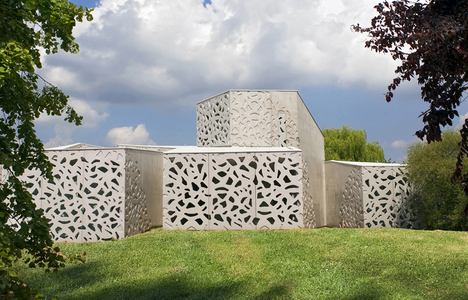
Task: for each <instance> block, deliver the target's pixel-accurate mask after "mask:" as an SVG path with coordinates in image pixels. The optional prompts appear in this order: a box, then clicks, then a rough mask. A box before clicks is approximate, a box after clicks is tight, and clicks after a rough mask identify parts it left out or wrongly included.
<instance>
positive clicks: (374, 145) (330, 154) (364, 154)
mask: <svg viewBox="0 0 468 300" xmlns="http://www.w3.org/2000/svg"><path fill="white" fill-rule="evenodd" d="M322 132H323V136H324V139H325V160H344V161H360V162H385V161H386V160H385V156H384V151H383V149H382V147H380V145H379V142H377V141H374V142H371V143H368V142H367V134H366V131H365V130H359V129H352V128H351V127H349V126H347V125H343V127H342V128H329V129H324V130H322Z"/></svg>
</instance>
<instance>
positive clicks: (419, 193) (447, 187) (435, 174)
mask: <svg viewBox="0 0 468 300" xmlns="http://www.w3.org/2000/svg"><path fill="white" fill-rule="evenodd" d="M459 141H460V135H459V134H458V133H457V132H456V131H455V130H447V131H444V132H443V133H442V141H441V142H432V143H430V144H427V143H423V142H417V143H414V144H412V145H410V146H409V147H408V149H407V150H406V153H407V159H408V163H407V171H408V179H409V182H410V184H411V185H412V187H413V191H412V193H411V196H410V199H409V200H410V204H411V206H412V208H413V210H414V212H415V213H416V216H417V217H418V220H419V222H420V226H421V227H422V228H423V229H443V230H467V229H468V217H467V216H465V213H464V210H465V207H466V205H467V203H468V197H467V196H466V195H465V193H464V192H463V188H462V186H461V185H460V184H459V183H452V182H451V180H450V179H451V177H452V174H453V172H454V171H455V163H456V156H457V153H458V150H459V149H458V142H459Z"/></svg>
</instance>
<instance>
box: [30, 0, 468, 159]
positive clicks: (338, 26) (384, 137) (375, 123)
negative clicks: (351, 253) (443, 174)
mask: <svg viewBox="0 0 468 300" xmlns="http://www.w3.org/2000/svg"><path fill="white" fill-rule="evenodd" d="M72 2H74V3H75V4H78V5H83V6H87V7H94V12H93V16H94V20H93V21H92V22H85V23H80V24H78V26H77V27H76V28H75V31H74V35H75V36H76V41H77V42H78V43H79V44H80V53H79V54H76V55H73V54H69V53H59V54H54V55H50V56H44V57H43V68H42V69H41V70H40V71H39V73H40V74H41V75H42V76H43V77H44V78H46V79H47V80H48V81H49V82H52V83H54V84H55V85H57V86H58V87H60V88H61V89H62V90H63V91H64V92H65V93H67V94H68V95H70V103H71V104H72V106H73V107H74V108H75V109H76V110H77V111H78V113H80V114H81V115H83V116H84V121H83V125H82V126H80V127H74V126H71V125H68V124H66V123H64V122H62V121H61V120H60V119H58V118H52V117H44V116H43V117H41V118H40V119H39V120H38V122H37V130H38V134H39V137H40V138H42V140H43V141H44V142H45V144H46V147H54V146H59V145H67V144H70V143H77V142H82V143H88V144H94V145H101V146H115V145H117V144H119V143H131V144H157V145H195V144H196V109H195V107H196V103H197V102H198V101H201V100H204V99H206V98H208V97H210V96H213V95H216V94H219V93H222V92H224V91H226V90H228V89H274V90H281V89H286V90H297V91H298V92H299V94H300V95H301V97H302V99H303V100H304V102H305V104H306V105H307V107H308V108H309V110H310V112H311V113H312V115H313V116H314V118H315V120H316V122H317V123H318V125H319V126H320V128H322V129H325V128H330V127H341V126H342V125H349V126H351V127H352V128H355V129H365V130H366V132H367V135H368V140H369V141H379V143H380V144H381V145H382V147H383V148H384V151H385V154H386V157H387V158H391V159H392V160H395V161H397V162H400V161H402V160H404V157H405V154H404V149H405V146H406V145H407V144H408V143H411V142H413V141H415V140H416V138H415V136H414V132H415V131H416V130H418V129H420V128H422V126H423V124H422V121H421V119H420V118H418V116H419V114H420V113H421V111H423V110H425V109H426V105H425V104H424V103H423V102H422V101H421V100H420V96H419V89H418V86H417V85H416V84H412V83H411V84H404V85H403V86H402V87H401V88H400V89H399V90H398V91H397V92H396V93H395V98H394V100H393V101H392V102H391V103H386V102H385V97H384V93H385V91H386V87H387V85H388V84H389V83H390V82H391V80H392V78H393V75H394V73H393V70H394V69H395V66H396V64H395V62H393V61H392V59H391V58H390V57H389V56H386V55H383V54H376V53H374V52H371V51H370V50H369V49H365V48H364V41H365V39H366V36H364V35H362V34H358V33H353V32H352V31H351V30H350V25H352V24H357V23H359V24H361V25H364V26H367V25H369V24H370V19H371V18H372V17H373V16H374V15H375V10H374V9H373V6H374V5H375V4H377V3H378V0H309V1H304V0H290V1H270V0H211V1H207V0H205V1H203V0H159V1H156V0H101V1H93V0H75V1H73V0H72ZM459 112H460V114H461V115H463V114H465V113H467V112H468V107H467V106H466V105H463V106H462V107H461V108H460V110H459ZM458 123H459V120H458V119H457V120H456V124H457V125H458Z"/></svg>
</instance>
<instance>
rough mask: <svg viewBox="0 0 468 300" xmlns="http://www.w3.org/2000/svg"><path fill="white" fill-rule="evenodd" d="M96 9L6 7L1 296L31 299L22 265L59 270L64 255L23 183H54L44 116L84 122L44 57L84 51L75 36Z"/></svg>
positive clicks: (0, 123) (1, 12)
mask: <svg viewBox="0 0 468 300" xmlns="http://www.w3.org/2000/svg"><path fill="white" fill-rule="evenodd" d="M91 11H92V10H90V9H84V8H83V7H81V6H76V5H74V4H72V3H70V2H68V1H67V0H2V1H0V165H1V166H3V172H4V173H5V172H6V173H7V175H8V177H7V179H6V180H5V181H4V182H1V183H0V225H1V228H0V298H2V299H4V298H6V299H9V298H15V299H16V298H17V299H31V297H35V296H36V295H37V292H36V291H33V290H31V289H30V288H29V287H27V286H26V285H25V284H24V283H23V282H22V281H21V280H20V279H19V278H18V272H17V270H16V269H15V268H14V267H15V265H16V263H17V262H18V261H19V260H22V259H24V260H26V261H27V262H28V263H29V265H30V266H31V267H35V266H38V267H44V268H45V269H46V271H48V272H49V271H57V268H59V267H61V266H63V262H64V261H65V258H64V256H63V255H62V254H61V253H60V252H59V249H58V248H52V245H53V243H52V240H51V236H50V234H49V224H48V221H47V220H46V218H45V217H44V216H43V213H42V211H41V210H38V209H37V208H36V206H35V205H34V203H33V201H32V197H31V195H30V194H29V193H28V192H27V190H26V188H25V186H24V183H23V182H21V181H20V180H19V178H18V177H19V176H21V175H22V174H23V173H24V171H25V170H26V169H33V168H35V169H39V170H40V171H41V172H42V175H43V176H45V177H47V178H48V179H50V180H53V178H52V174H51V170H52V165H51V163H50V162H49V161H48V158H47V156H46V155H45V154H44V146H43V144H42V142H41V141H40V140H39V139H38V138H37V136H36V131H35V129H34V123H33V122H34V120H35V119H36V118H38V117H39V116H40V115H41V114H48V115H64V118H65V120H66V121H68V122H70V123H75V124H77V125H79V124H80V122H81V117H80V116H78V115H77V113H76V112H75V111H74V110H73V108H71V107H70V106H69V105H68V96H66V95H65V94H64V93H63V92H62V91H61V90H60V89H58V88H57V87H55V86H53V85H52V84H50V83H48V82H47V81H46V80H44V79H43V78H42V77H41V76H40V75H39V74H38V73H37V70H38V69H40V68H41V67H42V66H41V60H40V51H41V49H45V52H46V53H47V54H50V53H57V52H58V51H59V49H62V50H63V51H65V52H71V53H77V52H78V50H79V48H78V44H77V43H76V42H75V41H74V37H73V35H72V30H73V28H74V26H75V25H76V22H82V21H83V18H86V19H87V20H88V21H90V20H92V16H91Z"/></svg>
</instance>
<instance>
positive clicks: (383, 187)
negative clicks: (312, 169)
mask: <svg viewBox="0 0 468 300" xmlns="http://www.w3.org/2000/svg"><path fill="white" fill-rule="evenodd" d="M325 170H326V176H327V179H326V180H327V210H328V215H327V217H328V220H329V221H330V223H331V224H332V226H334V227H338V226H339V227H350V228H364V227H366V228H367V227H369V228H370V227H395V228H416V227H417V220H416V218H415V216H414V215H413V214H412V213H411V211H410V209H409V206H408V202H407V199H408V195H409V193H410V187H409V186H408V183H407V181H406V178H405V176H404V166H403V165H399V164H379V163H356V162H337V161H327V162H326V163H325Z"/></svg>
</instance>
